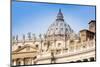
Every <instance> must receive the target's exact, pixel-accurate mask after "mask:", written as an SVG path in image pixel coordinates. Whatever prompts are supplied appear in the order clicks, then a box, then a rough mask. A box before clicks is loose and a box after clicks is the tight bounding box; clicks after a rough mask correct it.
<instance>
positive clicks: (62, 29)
mask: <svg viewBox="0 0 100 67" xmlns="http://www.w3.org/2000/svg"><path fill="white" fill-rule="evenodd" d="M71 33H73V30H72V29H71V27H70V26H69V24H67V23H65V21H64V17H63V14H62V12H61V9H59V12H58V14H57V19H56V20H55V22H54V23H52V24H51V25H50V27H49V28H48V31H47V36H52V35H54V34H55V35H59V34H60V35H67V36H70V34H71Z"/></svg>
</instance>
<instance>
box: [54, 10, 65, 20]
mask: <svg viewBox="0 0 100 67" xmlns="http://www.w3.org/2000/svg"><path fill="white" fill-rule="evenodd" d="M56 20H61V21H64V19H63V13H62V12H61V9H59V12H58V14H57V19H56Z"/></svg>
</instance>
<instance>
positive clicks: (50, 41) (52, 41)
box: [12, 9, 96, 66]
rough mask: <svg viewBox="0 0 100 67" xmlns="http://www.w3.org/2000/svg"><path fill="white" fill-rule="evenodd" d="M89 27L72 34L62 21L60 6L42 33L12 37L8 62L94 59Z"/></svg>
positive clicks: (20, 63)
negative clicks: (55, 17) (10, 59)
mask: <svg viewBox="0 0 100 67" xmlns="http://www.w3.org/2000/svg"><path fill="white" fill-rule="evenodd" d="M90 24H91V23H90ZM90 26H91V25H90ZM91 29H92V28H91ZM91 29H90V27H89V30H86V29H85V30H81V31H80V35H78V34H76V33H75V32H74V31H73V29H72V28H71V27H70V25H68V24H67V23H65V20H64V17H63V13H62V12H61V9H60V10H59V12H58V14H57V19H56V20H55V22H54V23H53V24H51V25H50V27H49V28H48V30H47V32H46V34H43V35H41V34H40V35H39V37H36V36H35V34H31V33H28V35H27V37H26V36H25V35H23V36H22V39H21V40H19V37H18V35H16V37H15V36H13V38H12V65H13V66H16V65H34V64H52V63H65V62H87V61H95V60H96V58H95V35H94V32H95V31H92V30H91Z"/></svg>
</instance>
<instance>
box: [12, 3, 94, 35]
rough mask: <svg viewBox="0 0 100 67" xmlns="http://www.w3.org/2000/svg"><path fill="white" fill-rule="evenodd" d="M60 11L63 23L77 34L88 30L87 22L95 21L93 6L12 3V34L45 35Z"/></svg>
mask: <svg viewBox="0 0 100 67" xmlns="http://www.w3.org/2000/svg"><path fill="white" fill-rule="evenodd" d="M59 8H60V9H61V10H62V13H63V15H64V19H65V22H66V23H68V24H69V25H70V26H71V28H72V29H73V30H74V31H75V32H76V33H77V32H79V30H81V29H88V22H89V21H90V20H95V7H94V6H80V5H70V4H66V5H65V4H47V3H32V2H15V1H14V2H12V34H13V35H17V34H18V35H21V36H22V34H27V33H28V32H32V33H35V34H36V35H39V34H40V33H41V34H43V33H46V31H47V29H48V27H49V26H50V24H52V23H53V22H54V21H55V19H56V16H57V13H58V10H59Z"/></svg>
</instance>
